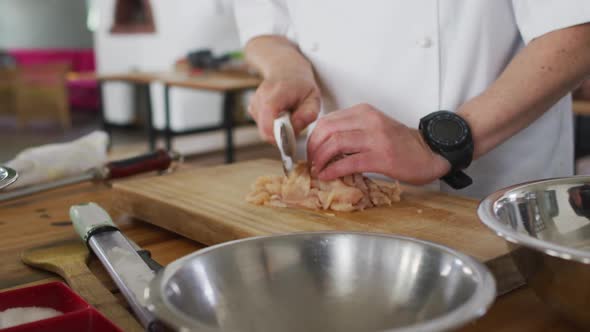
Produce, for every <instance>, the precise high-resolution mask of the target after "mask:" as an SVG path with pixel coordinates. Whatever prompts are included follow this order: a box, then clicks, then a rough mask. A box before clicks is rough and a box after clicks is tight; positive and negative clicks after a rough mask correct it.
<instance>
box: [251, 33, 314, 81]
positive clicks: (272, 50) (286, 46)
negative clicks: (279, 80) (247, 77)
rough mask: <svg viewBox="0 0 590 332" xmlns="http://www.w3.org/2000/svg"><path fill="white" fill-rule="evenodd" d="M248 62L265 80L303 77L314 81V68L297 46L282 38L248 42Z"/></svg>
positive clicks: (264, 37) (265, 37) (271, 37)
mask: <svg viewBox="0 0 590 332" xmlns="http://www.w3.org/2000/svg"><path fill="white" fill-rule="evenodd" d="M245 54H246V61H247V62H248V64H250V65H251V66H253V67H254V68H256V70H258V71H259V72H260V74H261V75H262V76H263V77H264V78H271V77H277V76H281V77H285V76H288V75H297V76H299V75H302V76H305V77H308V78H309V79H311V80H313V70H312V66H311V64H310V63H309V61H307V59H306V58H305V57H304V56H303V54H301V52H299V49H298V48H297V46H296V45H294V44H293V43H291V42H290V41H289V40H288V39H287V38H285V37H281V36H260V37H256V38H253V39H252V40H250V41H249V42H248V44H247V45H246V48H245Z"/></svg>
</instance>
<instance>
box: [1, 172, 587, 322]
mask: <svg viewBox="0 0 590 332" xmlns="http://www.w3.org/2000/svg"><path fill="white" fill-rule="evenodd" d="M88 201H93V202H96V203H98V204H100V205H101V206H103V207H104V208H105V209H107V210H108V211H109V212H111V215H112V216H113V219H114V220H115V222H116V223H117V224H118V225H119V226H120V227H121V229H122V231H123V232H124V233H125V234H126V235H127V236H128V237H130V238H131V239H133V240H134V241H135V242H137V243H138V244H139V246H141V247H143V248H145V249H148V250H150V251H151V252H152V257H153V258H154V259H155V260H156V261H158V262H159V263H161V264H163V265H165V264H168V263H170V262H171V261H173V260H175V259H177V258H179V257H181V256H184V255H186V254H188V253H191V252H193V251H195V250H198V249H200V248H203V247H204V245H202V244H199V243H197V242H194V241H191V240H187V239H185V238H183V237H180V236H178V235H176V234H174V233H171V232H168V231H165V230H163V229H161V228H158V227H155V226H152V225H150V224H147V223H144V222H141V221H139V220H135V219H131V218H128V217H126V216H122V215H118V214H117V213H115V212H114V211H113V210H112V209H111V189H110V188H109V187H108V186H106V185H101V184H94V183H86V184H79V185H75V186H70V187H66V188H61V189H57V190H53V191H50V192H46V193H42V194H37V195H35V196H31V197H28V198H22V199H19V200H13V201H9V202H3V203H0V261H1V262H2V268H1V269H0V290H2V289H9V288H15V287H22V286H27V285H31V284H37V283H43V282H48V281H53V280H56V279H58V278H59V277H56V276H55V275H53V274H50V273H48V272H43V271H40V270H35V269H32V268H29V267H27V266H26V265H24V264H23V263H22V262H21V261H20V253H21V252H22V251H23V250H25V249H28V248H33V247H38V246H41V245H46V244H50V243H53V242H58V241H63V240H69V239H76V237H77V235H76V234H75V233H74V229H73V227H72V224H71V222H70V221H69V217H68V210H69V207H70V206H71V205H73V204H77V203H81V202H88ZM473 208H474V209H475V208H476V206H475V203H474V206H473ZM90 265H91V270H92V271H93V272H94V273H95V274H96V275H97V276H98V277H99V279H100V280H102V281H103V282H104V283H105V285H107V288H109V289H111V290H114V285H113V284H112V282H111V281H110V280H109V278H108V275H106V272H104V271H103V270H102V267H101V266H100V265H99V264H97V263H96V262H91V264H90ZM459 331H461V332H475V331H477V332H486V331H490V332H491V331H494V332H501V331H519V332H528V331H531V332H532V331H553V332H574V331H577V329H576V328H575V327H573V326H571V325H569V324H568V323H567V322H565V321H563V320H562V319H560V318H559V317H558V316H556V315H555V314H553V313H552V312H550V311H549V310H548V308H547V307H546V306H545V305H543V304H542V303H541V302H540V301H539V300H538V299H537V298H536V297H535V295H534V294H533V292H532V290H531V289H529V288H528V287H522V288H520V289H518V290H516V291H513V292H511V293H509V294H506V295H504V296H502V297H500V298H498V299H497V300H496V302H495V304H494V305H493V306H492V308H491V310H490V311H489V312H488V314H487V315H486V316H484V317H483V318H481V319H480V320H478V321H477V322H475V323H472V324H470V325H468V326H466V327H464V328H463V329H460V330H459Z"/></svg>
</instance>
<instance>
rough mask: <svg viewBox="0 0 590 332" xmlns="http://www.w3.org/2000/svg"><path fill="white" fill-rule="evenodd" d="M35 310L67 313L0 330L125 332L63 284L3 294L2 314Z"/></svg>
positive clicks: (42, 285)
mask: <svg viewBox="0 0 590 332" xmlns="http://www.w3.org/2000/svg"><path fill="white" fill-rule="evenodd" d="M32 306H35V307H49V308H53V309H55V310H59V311H61V312H63V315H59V316H56V317H52V318H47V319H42V320H38V321H34V322H30V323H26V324H21V325H17V326H12V327H8V328H5V329H0V331H1V332H32V331H45V332H61V331H64V332H68V331H76V332H84V331H88V332H99V331H100V332H111V331H112V332H122V330H121V329H120V328H118V327H117V326H115V325H114V324H113V323H112V322H111V321H109V320H108V319H107V318H106V317H104V316H103V315H102V314H101V313H100V312H98V311H97V310H96V309H94V308H93V307H92V306H91V305H89V304H88V302H86V301H84V299H82V298H81V297H80V296H79V295H78V294H76V293H74V292H73V291H72V290H71V289H70V288H69V287H68V286H66V285H64V284H63V283H62V282H51V283H47V284H41V285H36V286H31V287H25V288H19V289H15V290H10V291H6V292H2V293H0V311H3V310H6V309H9V308H15V307H32Z"/></svg>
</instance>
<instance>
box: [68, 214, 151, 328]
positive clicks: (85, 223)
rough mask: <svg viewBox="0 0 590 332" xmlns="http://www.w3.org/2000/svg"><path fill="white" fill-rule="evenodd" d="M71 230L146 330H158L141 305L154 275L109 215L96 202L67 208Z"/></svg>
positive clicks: (149, 313)
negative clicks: (91, 252) (105, 273)
mask: <svg viewBox="0 0 590 332" xmlns="http://www.w3.org/2000/svg"><path fill="white" fill-rule="evenodd" d="M70 217H71V218H72V222H73V224H74V228H75V229H76V232H77V233H78V235H80V237H81V238H82V239H83V240H84V242H86V244H87V245H88V247H90V249H91V250H92V251H93V252H94V253H95V254H96V256H97V257H98V259H99V260H100V261H101V263H102V264H103V266H104V267H105V269H106V270H107V272H108V273H109V275H110V276H111V278H112V279H113V281H114V282H115V284H116V285H117V287H118V288H119V290H121V293H122V294H123V296H124V297H125V299H126V300H127V302H128V303H129V305H130V306H131V309H132V310H133V312H134V313H135V315H136V317H137V318H138V320H139V321H140V323H141V324H142V325H143V326H144V327H145V328H146V330H147V331H154V330H158V329H160V330H161V326H160V323H159V322H158V321H157V320H156V319H155V317H154V315H153V314H152V313H151V312H149V311H148V310H147V308H146V307H145V306H144V302H143V299H144V292H145V290H146V287H147V285H148V283H149V282H150V281H151V280H152V279H153V278H154V276H155V272H154V271H153V270H152V269H151V268H150V267H149V266H148V265H147V264H146V263H145V262H144V260H143V259H142V257H141V256H140V255H139V254H138V253H137V251H136V250H135V248H134V247H133V245H132V244H131V243H130V241H129V239H127V237H125V235H123V233H121V232H120V231H119V229H118V228H117V226H115V224H114V223H113V221H112V220H111V217H110V216H109V214H108V213H107V212H106V211H105V210H104V209H102V208H101V207H100V206H99V205H98V204H96V203H86V204H79V205H74V206H72V207H71V208H70Z"/></svg>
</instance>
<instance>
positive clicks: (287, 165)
mask: <svg viewBox="0 0 590 332" xmlns="http://www.w3.org/2000/svg"><path fill="white" fill-rule="evenodd" d="M282 128H284V134H285V135H286V137H282V136H281V129H282ZM273 134H274V137H275V141H276V142H277V147H278V148H279V151H280V152H281V159H282V161H283V168H284V169H285V172H286V173H289V172H290V171H291V170H293V168H294V167H295V159H296V158H295V153H296V146H295V140H296V138H295V133H294V132H293V125H292V124H291V113H289V112H283V113H281V114H279V116H278V117H277V118H276V119H275V120H274V122H273Z"/></svg>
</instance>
